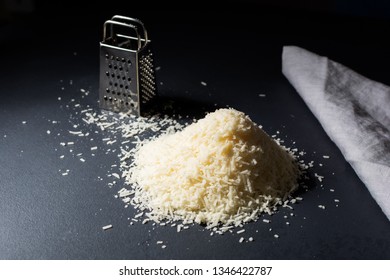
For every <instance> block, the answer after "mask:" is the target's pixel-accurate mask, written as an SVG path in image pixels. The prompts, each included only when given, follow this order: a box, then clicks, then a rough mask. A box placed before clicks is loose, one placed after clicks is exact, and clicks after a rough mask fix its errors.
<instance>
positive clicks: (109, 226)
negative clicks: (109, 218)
mask: <svg viewBox="0 0 390 280" xmlns="http://www.w3.org/2000/svg"><path fill="white" fill-rule="evenodd" d="M111 228H112V225H106V226H104V227H102V229H103V230H108V229H111Z"/></svg>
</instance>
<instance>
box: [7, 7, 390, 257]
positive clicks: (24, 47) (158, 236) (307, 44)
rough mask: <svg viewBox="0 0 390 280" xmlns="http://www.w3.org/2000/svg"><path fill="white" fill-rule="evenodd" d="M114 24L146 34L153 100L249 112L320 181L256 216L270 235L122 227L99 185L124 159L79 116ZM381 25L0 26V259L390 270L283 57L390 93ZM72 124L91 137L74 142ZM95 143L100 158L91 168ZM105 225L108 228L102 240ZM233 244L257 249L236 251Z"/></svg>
mask: <svg viewBox="0 0 390 280" xmlns="http://www.w3.org/2000/svg"><path fill="white" fill-rule="evenodd" d="M114 13H118V14H123V15H128V16H134V17H138V18H140V19H141V20H143V21H144V23H145V25H146V26H147V28H148V30H149V33H150V37H151V38H152V41H153V44H154V52H155V57H156V66H159V67H161V69H160V70H159V71H158V72H157V79H158V81H159V84H158V87H159V93H160V94H161V95H162V96H165V97H167V98H172V99H175V98H176V99H186V100H187V101H189V103H190V104H192V108H187V109H189V110H193V111H197V112H199V115H201V114H202V113H203V111H205V110H209V109H210V108H215V107H224V106H227V105H229V106H232V107H234V108H236V109H238V110H241V111H243V112H245V113H246V114H248V115H249V116H250V117H251V118H252V119H253V120H254V121H255V122H257V123H258V124H261V125H263V128H264V129H265V130H266V131H267V132H268V133H269V134H276V132H277V131H279V132H280V133H279V135H280V138H282V139H284V140H285V144H286V145H287V146H291V147H296V148H298V149H299V150H303V151H305V152H306V154H305V155H304V157H303V158H304V160H305V161H306V162H310V161H314V167H313V168H312V169H311V170H310V174H311V176H312V177H314V173H318V174H320V175H322V176H324V180H323V182H322V183H321V182H319V181H318V180H312V181H311V183H310V184H309V190H308V191H306V192H301V193H300V194H299V195H300V196H301V197H303V201H302V202H300V203H298V204H296V205H294V210H293V211H292V210H289V209H287V208H282V209H280V211H278V212H277V213H276V214H274V215H273V216H271V217H268V216H267V215H265V216H264V218H267V219H270V220H271V223H269V224H267V223H264V222H262V219H260V220H259V221H258V222H255V223H250V224H248V225H246V226H245V229H246V232H245V233H243V234H241V235H237V234H236V233H226V234H224V235H222V236H219V235H217V236H210V232H209V231H207V230H205V229H204V228H203V227H201V226H198V225H195V226H193V227H190V229H188V230H185V231H183V232H180V233H177V232H176V228H173V227H161V226H153V225H152V224H151V223H148V224H146V225H142V224H140V223H136V224H134V225H129V220H128V218H129V217H133V215H134V213H135V210H134V209H132V208H131V207H129V208H124V204H123V203H122V202H121V201H119V200H118V199H116V198H115V197H114V195H115V194H116V192H117V191H118V190H119V189H120V188H121V185H120V184H121V182H118V184H117V185H116V186H114V187H111V188H110V187H109V186H108V183H110V182H112V178H109V177H107V175H108V174H110V173H112V172H118V170H117V169H116V167H112V165H113V164H117V163H118V161H119V159H118V156H117V153H115V152H107V146H106V145H105V144H104V143H103V141H102V139H103V138H105V137H109V136H110V135H109V132H99V133H95V130H96V128H95V127H93V126H86V125H85V124H84V123H83V122H82V120H81V116H80V114H78V113H77V112H79V110H80V109H78V108H77V107H75V106H74V104H76V103H78V104H81V105H80V106H81V107H82V108H86V107H87V106H90V108H94V110H95V111H99V109H98V104H97V99H98V71H99V58H98V57H99V41H100V40H101V33H102V24H103V22H104V20H105V19H108V18H109V17H111V16H112V15H113V14H114ZM389 27H390V25H389V21H388V20H380V19H368V18H363V19H362V18H354V17H343V16H337V15H336V16H335V15H333V16H330V15H326V14H321V13H306V12H297V11H295V12H291V11H288V10H279V9H269V10H265V9H264V10H263V9H258V7H248V8H247V9H240V10H237V11H229V12H221V11H220V12H218V13H216V12H199V13H198V14H197V15H191V14H190V13H188V12H175V11H165V12H157V11H153V12H145V11H143V10H142V11H141V10H133V11H131V10H129V11H127V10H126V11H121V10H119V11H118V10H115V9H111V10H104V9H102V12H101V13H100V14H99V15H96V16H92V15H87V16H84V17H82V16H80V14H78V13H75V14H74V15H72V16H71V17H61V16H58V17H53V16H52V15H49V14H48V15H46V14H39V15H38V16H34V17H31V18H27V19H21V20H18V21H13V22H4V23H3V24H2V25H1V26H0V48H1V52H0V61H1V64H0V65H1V70H0V258H1V259H389V258H390V222H389V221H388V219H387V218H386V217H385V215H384V214H383V213H382V211H381V209H380V208H379V206H378V205H377V204H376V202H375V201H374V200H373V198H372V197H371V195H370V193H369V192H368V190H367V188H366V187H365V185H364V184H363V183H362V182H361V181H360V180H359V178H358V177H357V175H356V174H355V172H354V171H353V169H352V168H351V166H350V165H349V164H348V163H347V162H346V161H345V159H344V158H343V156H342V155H341V153H340V151H339V150H338V148H337V147H336V146H335V145H334V143H332V141H331V140H330V139H329V138H328V136H327V135H326V133H325V132H324V130H323V129H322V127H321V125H320V124H319V122H318V121H317V120H316V118H315V117H314V116H313V115H312V113H311V112H310V111H309V109H308V108H307V107H306V105H305V104H304V102H303V101H302V99H301V98H300V97H299V95H298V93H297V92H296V91H295V90H294V88H293V87H292V86H291V85H290V84H289V82H288V81H287V80H286V78H285V77H284V76H283V75H282V73H281V51H282V47H283V46H284V45H298V46H301V47H303V48H307V49H308V50H311V51H313V52H316V53H318V54H321V55H325V56H328V57H330V58H331V59H333V60H336V61H338V62H341V63H343V64H345V65H346V66H349V67H350V68H352V69H354V70H356V71H357V72H359V73H361V74H363V75H365V76H367V77H369V78H372V79H374V80H377V81H380V82H383V83H385V84H390V72H389V67H388V65H389V63H390V52H389V50H390V45H389V43H388V41H387V40H386V36H387V35H388V34H389V29H390V28H389ZM201 81H204V82H206V83H207V86H203V85H202V84H201ZM80 89H85V90H88V91H89V95H87V96H86V95H84V94H83V93H82V92H81V91H80ZM259 94H265V97H261V96H259ZM58 97H61V100H58ZM72 99H74V100H75V101H74V102H73V101H72ZM53 121H54V123H53ZM23 122H25V123H23ZM56 122H57V123H56ZM74 125H76V126H77V127H78V128H82V129H83V130H84V131H89V132H90V134H91V136H90V137H78V138H77V137H75V136H72V135H70V134H69V133H68V131H69V130H72V129H73V126H74ZM48 130H50V134H48V132H47V131H48ZM92 136H93V137H92ZM91 138H93V140H91ZM67 141H74V142H75V145H74V147H73V148H72V150H73V151H70V149H71V148H70V147H66V148H64V147H62V146H61V145H60V142H67ZM94 145H96V146H98V147H99V148H98V150H97V151H96V153H95V154H96V155H95V156H92V155H91V151H90V147H91V146H94ZM118 147H119V146H116V144H113V145H112V150H115V149H117V148H118ZM78 153H83V155H84V158H85V160H86V162H81V161H80V160H79V158H78V156H77V154H78ZM61 155H64V156H65V157H64V158H63V159H61V158H60V156H61ZM323 155H328V156H330V158H329V159H325V158H323ZM320 164H321V165H320ZM67 169H68V170H69V175H67V176H63V175H62V173H63V172H66V170H67ZM99 178H102V180H101V179H99ZM335 199H336V200H339V202H337V201H335ZM318 205H325V206H326V208H325V209H321V208H319V207H318ZM291 213H293V216H291ZM286 222H289V225H288V224H286ZM107 224H112V225H113V228H112V229H111V230H108V231H103V230H102V226H105V225H107ZM274 234H278V235H279V238H275V237H274ZM241 236H243V237H245V238H246V240H247V239H248V238H249V237H253V238H254V241H253V242H244V243H239V242H238V240H239V238H240V237H241ZM158 240H163V241H164V244H166V245H167V247H166V248H165V249H162V248H161V245H158V244H156V242H157V241H158Z"/></svg>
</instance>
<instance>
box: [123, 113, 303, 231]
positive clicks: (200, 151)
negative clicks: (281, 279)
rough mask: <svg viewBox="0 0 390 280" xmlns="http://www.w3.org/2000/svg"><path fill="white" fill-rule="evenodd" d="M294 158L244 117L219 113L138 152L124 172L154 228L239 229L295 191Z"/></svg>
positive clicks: (136, 201)
mask: <svg viewBox="0 0 390 280" xmlns="http://www.w3.org/2000/svg"><path fill="white" fill-rule="evenodd" d="M299 173H300V172H299V168H298V165H297V163H296V160H295V158H294V157H293V156H292V154H291V153H290V152H289V151H288V150H287V149H286V148H284V147H283V146H281V145H280V144H279V143H278V142H277V141H276V140H274V139H272V138H271V137H269V136H268V135H267V134H266V133H265V132H264V131H263V130H262V129H261V128H260V127H259V126H258V125H257V124H255V123H254V122H253V121H252V120H251V119H250V118H249V117H248V116H246V115H245V114H244V113H242V112H239V111H237V110H234V109H219V110H217V111H215V112H213V113H210V114H208V115H206V117H205V118H203V119H200V120H198V121H197V122H195V123H193V124H191V125H189V126H187V127H186V128H184V129H183V130H182V131H179V132H176V133H171V134H165V135H162V136H160V137H158V138H156V139H154V140H152V141H149V142H147V143H145V144H142V145H140V146H139V149H138V150H137V151H136V153H135V154H134V161H133V163H132V164H131V166H130V167H129V168H128V169H127V170H125V171H124V172H123V176H124V178H125V182H126V183H127V184H128V185H130V186H131V187H132V188H133V191H134V197H133V198H132V204H134V205H138V206H139V209H141V210H142V211H145V212H148V217H149V218H150V219H151V220H154V221H156V222H161V221H163V220H167V221H182V223H183V224H189V223H193V222H195V223H199V224H205V225H206V228H207V229H212V228H215V227H218V228H219V229H224V228H227V229H228V228H230V227H229V226H235V227H237V226H241V225H243V224H244V223H247V222H250V221H254V220H257V219H258V217H259V215H260V214H261V213H263V212H266V213H271V212H272V211H273V210H275V209H276V207H277V206H278V205H283V203H282V202H283V201H285V199H286V198H287V197H288V196H289V194H290V193H291V192H292V191H293V190H295V189H296V187H297V180H298V177H299Z"/></svg>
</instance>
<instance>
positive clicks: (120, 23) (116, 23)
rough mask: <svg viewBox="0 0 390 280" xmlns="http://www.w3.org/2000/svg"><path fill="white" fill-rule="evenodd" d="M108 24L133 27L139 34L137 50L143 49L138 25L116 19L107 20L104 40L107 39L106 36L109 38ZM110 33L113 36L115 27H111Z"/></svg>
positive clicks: (104, 28)
mask: <svg viewBox="0 0 390 280" xmlns="http://www.w3.org/2000/svg"><path fill="white" fill-rule="evenodd" d="M107 25H110V26H111V27H112V26H113V25H119V26H123V27H128V28H131V29H133V30H134V31H135V33H136V34H137V41H138V42H137V43H138V46H137V48H138V49H137V50H138V51H139V50H140V49H141V37H140V35H139V33H138V30H137V27H136V26H134V25H132V24H128V23H124V22H119V21H115V20H107V21H106V22H105V23H104V26H103V42H105V41H106V38H107ZM110 33H111V34H110V35H111V36H112V34H113V29H112V28H111V29H110Z"/></svg>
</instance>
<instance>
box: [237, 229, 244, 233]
mask: <svg viewBox="0 0 390 280" xmlns="http://www.w3.org/2000/svg"><path fill="white" fill-rule="evenodd" d="M244 232H245V229H242V230H239V231H237V234H241V233H244Z"/></svg>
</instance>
